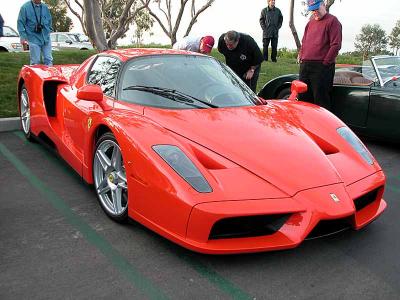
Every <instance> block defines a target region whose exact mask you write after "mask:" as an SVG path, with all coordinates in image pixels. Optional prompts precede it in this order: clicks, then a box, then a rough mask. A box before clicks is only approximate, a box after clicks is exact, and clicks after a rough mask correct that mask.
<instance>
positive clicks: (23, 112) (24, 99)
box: [19, 85, 33, 141]
mask: <svg viewBox="0 0 400 300" xmlns="http://www.w3.org/2000/svg"><path fill="white" fill-rule="evenodd" d="M19 107H20V119H21V127H22V131H23V132H24V135H25V137H26V138H27V139H28V140H30V141H32V140H33V137H32V133H31V108H30V101H29V94H28V90H27V89H26V87H25V85H22V88H21V93H20V95H19Z"/></svg>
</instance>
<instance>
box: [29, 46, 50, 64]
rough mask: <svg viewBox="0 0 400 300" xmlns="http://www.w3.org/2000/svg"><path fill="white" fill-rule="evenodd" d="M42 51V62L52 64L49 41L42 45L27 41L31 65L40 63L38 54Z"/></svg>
mask: <svg viewBox="0 0 400 300" xmlns="http://www.w3.org/2000/svg"><path fill="white" fill-rule="evenodd" d="M42 53H43V63H44V64H45V65H46V66H52V65H53V56H52V55H51V42H49V43H47V44H45V45H43V46H39V45H36V44H33V43H29V54H30V56H31V65H38V64H40V56H41V54H42Z"/></svg>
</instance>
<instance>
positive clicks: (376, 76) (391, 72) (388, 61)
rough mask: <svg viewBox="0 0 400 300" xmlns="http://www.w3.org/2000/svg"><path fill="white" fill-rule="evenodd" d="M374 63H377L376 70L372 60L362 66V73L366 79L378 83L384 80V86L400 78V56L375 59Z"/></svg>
mask: <svg viewBox="0 0 400 300" xmlns="http://www.w3.org/2000/svg"><path fill="white" fill-rule="evenodd" d="M372 61H373V62H374V63H375V65H376V69H375V67H374V66H373V64H372V62H371V60H367V61H364V63H363V66H362V73H363V75H364V77H366V78H369V79H371V80H374V81H377V82H378V81H379V80H382V84H384V83H385V82H387V81H390V80H391V79H393V78H394V77H395V78H398V77H400V57H399V56H385V57H375V58H372ZM375 70H376V71H375Z"/></svg>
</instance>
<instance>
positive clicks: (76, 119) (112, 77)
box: [64, 56, 121, 159]
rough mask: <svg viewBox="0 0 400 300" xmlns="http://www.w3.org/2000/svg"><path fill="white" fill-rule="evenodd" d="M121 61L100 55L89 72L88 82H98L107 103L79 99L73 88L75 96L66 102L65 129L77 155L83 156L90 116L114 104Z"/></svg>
mask: <svg viewBox="0 0 400 300" xmlns="http://www.w3.org/2000/svg"><path fill="white" fill-rule="evenodd" d="M120 65H121V62H120V61H119V60H118V59H117V58H115V57H112V56H98V57H97V58H96V60H95V61H94V63H93V64H92V66H91V67H90V69H89V70H88V73H87V79H86V82H87V84H98V85H100V87H101V88H102V90H103V93H104V100H103V101H104V102H105V104H106V105H104V106H100V105H99V104H98V103H96V102H94V101H86V100H80V99H77V97H76V93H77V90H76V89H74V90H71V94H72V93H73V94H74V96H73V97H69V98H68V99H67V100H66V101H65V103H64V129H65V136H66V138H67V139H66V141H67V142H68V143H69V145H70V149H71V151H73V152H74V154H75V155H76V156H77V157H80V158H81V159H82V158H83V149H84V145H85V141H86V139H85V136H84V133H86V132H87V131H88V130H87V129H88V126H90V122H91V121H90V116H91V115H92V114H93V113H100V114H101V113H103V111H104V110H106V109H108V108H112V107H113V104H114V95H115V84H116V78H117V74H118V72H119V69H120Z"/></svg>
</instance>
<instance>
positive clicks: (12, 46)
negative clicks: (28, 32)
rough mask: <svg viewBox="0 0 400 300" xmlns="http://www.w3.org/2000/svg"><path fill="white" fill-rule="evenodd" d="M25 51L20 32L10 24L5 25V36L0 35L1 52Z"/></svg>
mask: <svg viewBox="0 0 400 300" xmlns="http://www.w3.org/2000/svg"><path fill="white" fill-rule="evenodd" d="M21 51H23V48H22V44H21V41H20V38H19V34H18V33H17V32H16V31H15V30H14V29H12V28H11V27H9V26H3V36H2V37H0V52H21Z"/></svg>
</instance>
